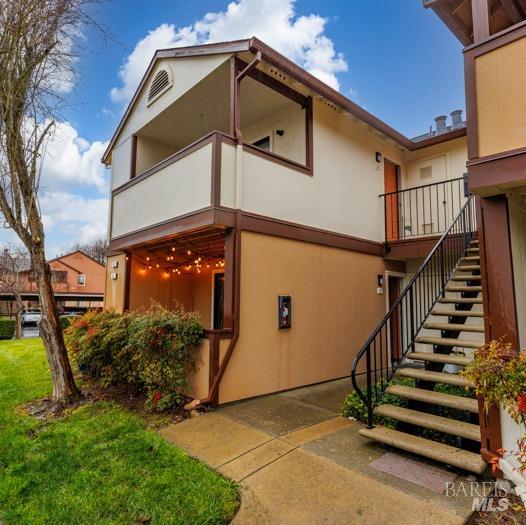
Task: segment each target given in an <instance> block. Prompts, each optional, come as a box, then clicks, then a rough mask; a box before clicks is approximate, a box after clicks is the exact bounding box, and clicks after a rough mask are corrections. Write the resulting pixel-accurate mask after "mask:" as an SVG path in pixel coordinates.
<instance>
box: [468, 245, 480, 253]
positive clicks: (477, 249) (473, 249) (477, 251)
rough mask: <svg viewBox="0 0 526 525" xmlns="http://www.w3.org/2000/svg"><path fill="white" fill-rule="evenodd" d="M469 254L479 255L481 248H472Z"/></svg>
mask: <svg viewBox="0 0 526 525" xmlns="http://www.w3.org/2000/svg"><path fill="white" fill-rule="evenodd" d="M468 252H469V253H473V254H477V253H479V248H478V246H472V247H471V248H468Z"/></svg>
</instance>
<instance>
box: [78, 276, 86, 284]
mask: <svg viewBox="0 0 526 525" xmlns="http://www.w3.org/2000/svg"><path fill="white" fill-rule="evenodd" d="M77 284H78V285H79V286H86V276H85V275H84V274H82V273H79V275H78V277H77Z"/></svg>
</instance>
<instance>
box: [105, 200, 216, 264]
mask: <svg viewBox="0 0 526 525" xmlns="http://www.w3.org/2000/svg"><path fill="white" fill-rule="evenodd" d="M214 218H215V214H214V208H212V207H208V208H203V209H201V210H196V211H193V212H191V213H187V214H185V215H181V216H179V217H175V218H173V219H170V220H167V221H163V222H160V223H158V224H153V225H152V226H148V227H147V228H142V229H140V230H136V231H134V232H130V233H127V234H125V235H122V236H120V237H116V238H114V239H111V240H110V242H109V245H108V254H112V253H114V252H116V251H121V250H123V249H128V248H131V247H136V246H139V245H142V244H147V243H152V242H159V241H161V240H162V239H163V238H165V237H170V236H172V235H176V234H178V233H183V232H188V231H192V230H197V229H199V228H204V227H206V226H212V225H214Z"/></svg>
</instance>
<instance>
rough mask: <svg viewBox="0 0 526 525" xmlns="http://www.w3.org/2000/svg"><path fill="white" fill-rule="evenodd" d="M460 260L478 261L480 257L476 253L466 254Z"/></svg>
mask: <svg viewBox="0 0 526 525" xmlns="http://www.w3.org/2000/svg"><path fill="white" fill-rule="evenodd" d="M460 260H461V261H462V262H467V263H471V262H478V261H480V257H479V256H478V255H467V256H466V257H462V258H461V259H460Z"/></svg>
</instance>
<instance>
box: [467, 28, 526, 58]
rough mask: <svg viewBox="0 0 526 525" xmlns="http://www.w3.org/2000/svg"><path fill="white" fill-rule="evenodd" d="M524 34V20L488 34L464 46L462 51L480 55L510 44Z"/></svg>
mask: <svg viewBox="0 0 526 525" xmlns="http://www.w3.org/2000/svg"><path fill="white" fill-rule="evenodd" d="M523 36H526V20H525V21H523V22H521V23H520V24H515V25H513V26H510V27H507V28H506V29H503V30H502V31H499V32H498V33H495V34H493V35H490V36H489V37H488V38H485V39H484V40H481V41H480V42H476V43H475V44H471V45H470V46H467V47H465V48H464V49H463V50H462V52H463V53H464V54H465V55H466V54H470V55H471V54H473V55H474V56H480V55H484V54H486V53H488V52H489V51H493V50H494V49H497V48H499V47H502V46H505V45H506V44H510V43H511V42H514V41H515V40H518V39H519V38H522V37H523Z"/></svg>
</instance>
